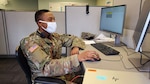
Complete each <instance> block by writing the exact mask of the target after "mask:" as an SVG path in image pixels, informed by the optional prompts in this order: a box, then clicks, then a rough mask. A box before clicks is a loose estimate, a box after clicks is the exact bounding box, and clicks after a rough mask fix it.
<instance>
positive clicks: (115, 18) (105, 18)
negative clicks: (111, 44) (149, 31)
mask: <svg viewBox="0 0 150 84" xmlns="http://www.w3.org/2000/svg"><path fill="white" fill-rule="evenodd" d="M125 13H126V5H118V6H110V7H104V8H102V9H101V16H100V30H101V31H106V32H109V33H113V34H115V35H116V36H115V46H119V45H120V35H122V34H123V28H124V20H125Z"/></svg>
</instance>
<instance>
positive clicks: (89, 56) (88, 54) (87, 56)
mask: <svg viewBox="0 0 150 84" xmlns="http://www.w3.org/2000/svg"><path fill="white" fill-rule="evenodd" d="M94 59H97V60H98V59H100V56H99V54H98V53H97V52H96V51H84V52H82V53H80V54H79V55H78V60H79V61H80V62H82V61H86V60H91V61H94Z"/></svg>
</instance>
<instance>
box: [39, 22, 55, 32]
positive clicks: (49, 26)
mask: <svg viewBox="0 0 150 84" xmlns="http://www.w3.org/2000/svg"><path fill="white" fill-rule="evenodd" d="M39 22H42V23H46V24H47V28H44V27H42V28H43V29H44V30H45V31H47V32H48V33H54V32H55V31H56V28H57V24H56V22H47V21H42V20H40V21H39Z"/></svg>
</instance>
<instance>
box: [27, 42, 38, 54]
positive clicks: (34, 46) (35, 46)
mask: <svg viewBox="0 0 150 84" xmlns="http://www.w3.org/2000/svg"><path fill="white" fill-rule="evenodd" d="M38 47H39V45H37V44H34V45H33V46H32V47H30V48H29V51H30V52H31V53H32V52H33V51H35V50H36V49H37V48H38Z"/></svg>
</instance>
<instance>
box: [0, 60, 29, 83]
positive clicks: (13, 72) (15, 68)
mask: <svg viewBox="0 0 150 84" xmlns="http://www.w3.org/2000/svg"><path fill="white" fill-rule="evenodd" d="M0 84H27V82H26V78H25V75H24V72H23V71H22V69H21V67H20V66H19V64H18V62H17V60H16V59H15V58H0Z"/></svg>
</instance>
